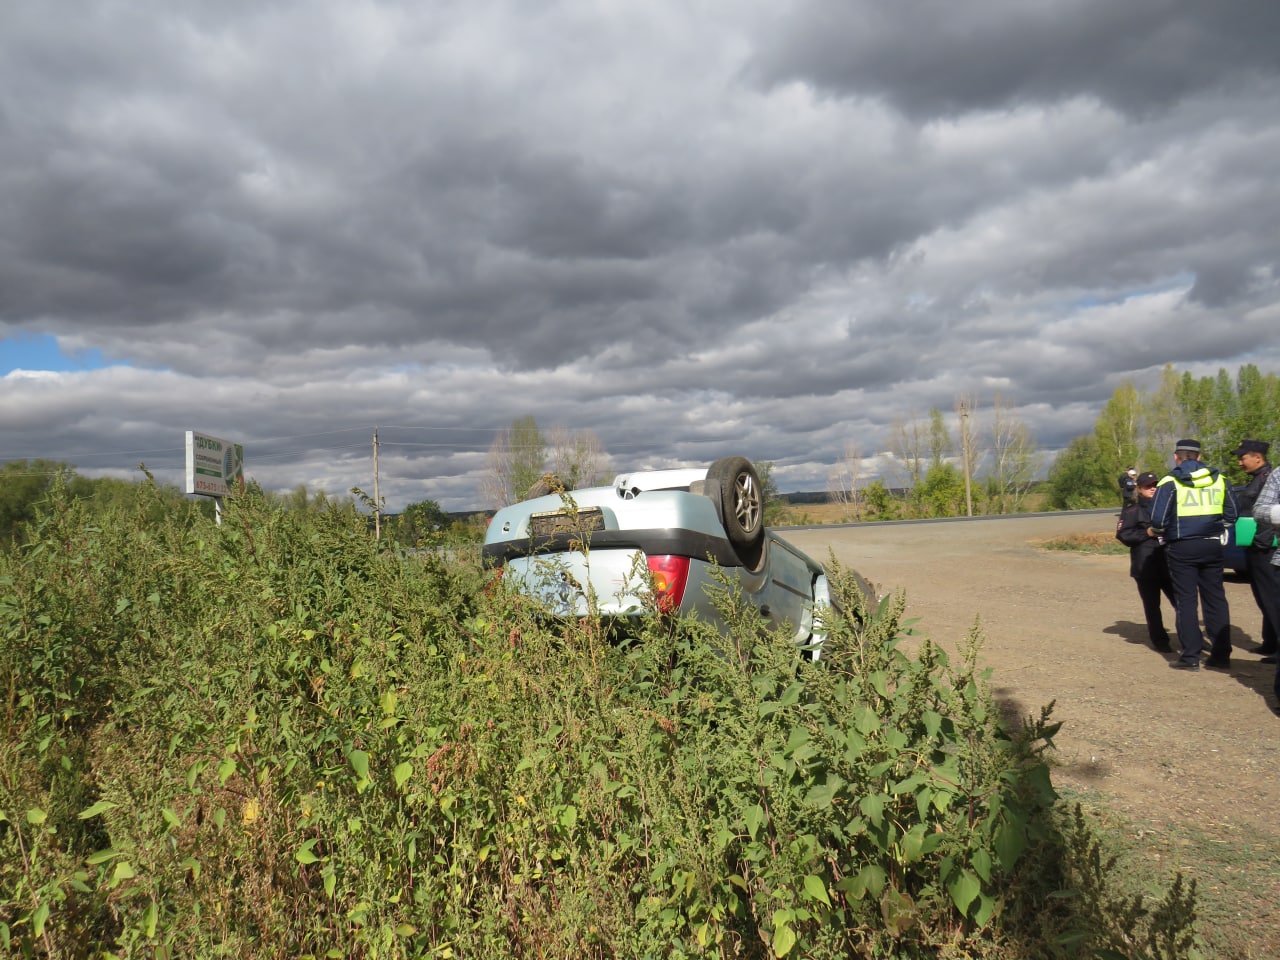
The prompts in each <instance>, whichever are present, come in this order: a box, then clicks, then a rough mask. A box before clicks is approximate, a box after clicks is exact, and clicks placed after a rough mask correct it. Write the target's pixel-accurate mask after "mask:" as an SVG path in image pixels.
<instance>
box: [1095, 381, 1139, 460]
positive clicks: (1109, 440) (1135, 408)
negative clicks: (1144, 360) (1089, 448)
mask: <svg viewBox="0 0 1280 960" xmlns="http://www.w3.org/2000/svg"><path fill="white" fill-rule="evenodd" d="M1142 413H1143V403H1142V401H1141V399H1140V398H1139V396H1138V391H1137V389H1136V388H1135V387H1134V385H1133V382H1132V381H1130V380H1126V381H1125V382H1124V383H1122V384H1121V385H1120V386H1119V387H1117V388H1116V390H1115V392H1114V393H1113V394H1111V399H1110V400H1108V401H1107V404H1106V406H1104V407H1103V408H1102V413H1101V414H1099V416H1098V419H1097V422H1096V423H1095V424H1094V428H1093V434H1094V437H1095V438H1096V439H1097V449H1098V454H1097V455H1098V459H1099V460H1100V461H1101V463H1102V466H1103V467H1104V468H1105V472H1106V473H1108V474H1113V475H1114V476H1117V477H1118V476H1120V474H1121V473H1123V472H1124V471H1125V470H1127V469H1129V467H1132V466H1136V465H1137V463H1138V451H1139V448H1140V446H1141V444H1140V442H1139V432H1140V430H1141V426H1142Z"/></svg>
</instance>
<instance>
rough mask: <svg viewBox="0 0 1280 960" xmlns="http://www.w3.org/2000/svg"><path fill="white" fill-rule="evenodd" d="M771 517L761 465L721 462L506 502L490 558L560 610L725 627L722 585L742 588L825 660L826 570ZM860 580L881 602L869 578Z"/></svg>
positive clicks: (494, 526)
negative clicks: (689, 619)
mask: <svg viewBox="0 0 1280 960" xmlns="http://www.w3.org/2000/svg"><path fill="white" fill-rule="evenodd" d="M763 521H764V498H763V491H762V489H761V484H760V477H759V474H758V472H757V471H756V469H755V467H754V466H753V465H752V463H751V462H750V461H749V460H747V459H746V458H745V457H724V458H722V459H720V460H717V461H715V462H714V463H712V464H711V465H710V466H709V467H705V468H692V469H680V470H649V471H639V472H635V473H624V474H620V475H618V476H617V477H616V478H615V479H614V481H613V483H612V484H611V485H610V486H602V487H588V488H584V489H580V490H573V491H569V492H552V493H548V494H546V495H544V496H538V497H534V498H533V499H529V500H525V501H523V502H521V503H517V504H514V505H513V506H509V507H504V508H503V509H501V510H499V511H498V512H497V514H495V515H494V518H493V520H492V521H491V522H490V524H489V528H488V532H487V533H486V535H485V541H484V547H483V555H484V559H485V562H486V563H487V564H489V565H492V566H498V567H501V568H502V571H503V578H504V580H505V581H506V582H507V583H510V584H514V585H515V586H516V587H517V589H519V590H521V591H522V592H524V593H527V594H528V595H530V596H532V597H534V598H536V599H537V600H539V601H540V602H541V603H542V604H543V605H544V606H545V607H546V608H547V610H548V611H549V612H550V613H552V614H554V615H557V616H585V615H587V614H589V613H597V614H599V615H601V616H605V617H610V618H626V617H635V616H640V615H642V614H644V613H645V612H647V611H650V610H653V609H657V610H658V611H661V612H664V613H673V614H679V615H689V616H694V617H697V618H698V619H700V620H704V621H708V622H711V623H715V624H718V625H722V624H721V623H720V615H719V614H718V612H717V610H716V607H715V604H714V603H713V599H712V597H713V594H714V590H715V588H716V587H717V586H719V585H720V582H721V581H723V582H725V583H727V584H734V583H736V584H737V585H738V586H739V587H740V588H741V591H742V595H743V596H744V597H745V598H746V599H748V600H749V601H750V602H751V603H752V604H754V605H755V606H756V608H757V609H758V610H759V611H760V613H761V615H762V616H763V617H764V618H765V619H766V621H768V622H770V623H772V624H774V625H778V624H782V623H786V624H788V625H789V628H790V630H792V631H793V633H794V638H795V642H796V643H797V644H798V645H801V646H806V647H809V648H811V649H812V651H813V656H814V657H815V658H816V657H817V655H818V653H819V652H820V650H821V643H822V640H823V639H824V636H823V632H822V628H821V624H822V611H823V610H824V609H826V608H830V607H831V605H832V595H831V588H830V584H829V582H828V579H827V573H826V570H825V569H824V568H823V566H822V565H821V564H820V563H818V562H816V561H814V560H813V559H811V558H810V557H808V556H806V555H805V554H804V553H802V552H801V551H800V550H798V549H797V548H796V547H794V546H792V545H791V544H790V543H788V542H787V541H786V540H784V539H783V538H782V537H780V536H778V535H777V534H776V533H775V532H774V531H773V530H772V529H769V528H766V527H765V526H764V522H763ZM717 577H718V578H719V579H717ZM858 587H859V589H861V590H862V591H863V593H864V595H865V596H866V597H867V598H868V599H871V598H873V597H874V594H873V592H872V590H871V588H870V587H869V586H868V585H867V584H866V582H865V581H863V580H861V579H860V578H859V579H858Z"/></svg>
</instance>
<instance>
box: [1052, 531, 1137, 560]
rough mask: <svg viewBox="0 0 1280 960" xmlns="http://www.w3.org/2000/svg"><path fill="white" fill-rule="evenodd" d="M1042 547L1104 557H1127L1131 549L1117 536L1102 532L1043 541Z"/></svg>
mask: <svg viewBox="0 0 1280 960" xmlns="http://www.w3.org/2000/svg"><path fill="white" fill-rule="evenodd" d="M1040 546H1041V547H1042V548H1043V549H1045V550H1069V551H1073V552H1075V553H1089V554H1101V555H1103V556H1111V555H1118V556H1125V555H1127V554H1128V553H1129V548H1128V547H1126V546H1125V545H1124V544H1123V543H1121V542H1120V541H1119V540H1117V539H1116V538H1115V534H1112V533H1107V532H1106V531H1101V532H1097V533H1072V534H1068V535H1067V536H1065V537H1055V538H1053V539H1052V540H1042V541H1041V542H1040Z"/></svg>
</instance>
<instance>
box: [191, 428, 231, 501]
mask: <svg viewBox="0 0 1280 960" xmlns="http://www.w3.org/2000/svg"><path fill="white" fill-rule="evenodd" d="M243 490H244V447H242V446H241V445H240V444H238V443H232V442H231V441H229V440H219V439H218V438H217V437H210V436H208V435H206V434H203V433H196V432H195V431H193V430H188V431H187V493H197V494H200V495H201V496H205V497H225V496H227V495H228V494H233V493H241V492H242V491H243Z"/></svg>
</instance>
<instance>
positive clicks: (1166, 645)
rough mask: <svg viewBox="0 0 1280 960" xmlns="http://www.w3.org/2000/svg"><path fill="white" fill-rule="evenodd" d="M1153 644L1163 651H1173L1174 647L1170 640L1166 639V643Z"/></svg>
mask: <svg viewBox="0 0 1280 960" xmlns="http://www.w3.org/2000/svg"><path fill="white" fill-rule="evenodd" d="M1151 645H1152V646H1153V647H1155V648H1156V649H1157V650H1159V651H1160V652H1161V653H1173V647H1172V646H1170V644H1169V641H1168V640H1166V641H1165V642H1164V643H1153V644H1151Z"/></svg>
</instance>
